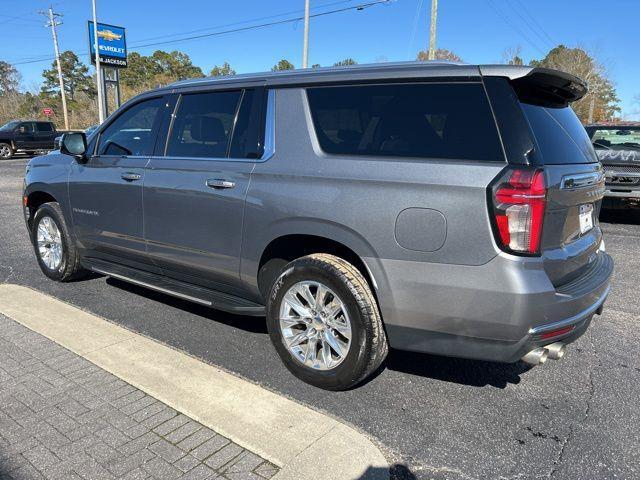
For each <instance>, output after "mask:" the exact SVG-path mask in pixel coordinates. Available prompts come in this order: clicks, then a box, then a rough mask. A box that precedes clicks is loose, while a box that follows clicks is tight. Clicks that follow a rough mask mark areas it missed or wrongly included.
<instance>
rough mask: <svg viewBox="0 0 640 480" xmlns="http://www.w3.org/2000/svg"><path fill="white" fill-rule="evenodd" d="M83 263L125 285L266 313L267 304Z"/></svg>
mask: <svg viewBox="0 0 640 480" xmlns="http://www.w3.org/2000/svg"><path fill="white" fill-rule="evenodd" d="M82 263H83V266H85V267H86V268H88V269H90V270H91V271H93V272H96V273H99V274H101V275H107V276H109V277H113V278H116V279H118V280H122V281H123V282H127V283H132V284H134V285H138V286H140V287H144V288H148V289H150V290H155V291H157V292H161V293H165V294H167V295H172V296H174V297H177V298H181V299H183V300H188V301H190V302H194V303H198V304H200V305H205V306H207V307H211V308H215V309H217V310H223V311H225V312H229V313H235V314H237V315H249V316H255V317H260V316H264V315H265V314H266V309H265V307H264V305H259V304H257V303H254V302H252V301H250V300H246V299H244V298H240V297H237V296H235V295H231V294H228V293H223V292H217V291H215V290H210V289H206V288H202V287H199V286H196V285H190V284H188V283H184V282H180V281H178V280H173V279H171V278H167V277H164V276H160V275H156V274H154V273H147V272H142V271H140V270H136V269H134V268H129V267H125V266H123V265H117V264H112V263H109V262H105V261H102V260H98V259H90V260H89V259H84V260H83V262H82Z"/></svg>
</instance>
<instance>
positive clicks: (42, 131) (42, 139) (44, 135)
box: [34, 122, 54, 150]
mask: <svg viewBox="0 0 640 480" xmlns="http://www.w3.org/2000/svg"><path fill="white" fill-rule="evenodd" d="M35 127H36V128H35V131H34V143H35V145H34V146H35V148H38V149H42V150H51V149H52V148H53V138H54V129H53V124H51V123H50V122H36V124H35Z"/></svg>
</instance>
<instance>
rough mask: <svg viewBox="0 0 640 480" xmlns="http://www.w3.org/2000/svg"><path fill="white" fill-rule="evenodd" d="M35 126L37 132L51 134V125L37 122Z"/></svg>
mask: <svg viewBox="0 0 640 480" xmlns="http://www.w3.org/2000/svg"><path fill="white" fill-rule="evenodd" d="M36 125H37V127H38V131H39V132H53V125H52V124H50V123H49V122H38V123H37V124H36Z"/></svg>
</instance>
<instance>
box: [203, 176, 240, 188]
mask: <svg viewBox="0 0 640 480" xmlns="http://www.w3.org/2000/svg"><path fill="white" fill-rule="evenodd" d="M235 186H236V183H235V182H230V181H229V180H225V179H223V178H210V179H209V180H207V187H210V188H233V187H235Z"/></svg>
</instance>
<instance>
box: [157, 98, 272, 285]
mask: <svg viewBox="0 0 640 480" xmlns="http://www.w3.org/2000/svg"><path fill="white" fill-rule="evenodd" d="M262 99H263V90H262V89H247V90H241V89H238V90H232V91H214V92H199V93H185V94H182V95H180V96H179V97H178V98H176V107H175V111H174V114H173V116H172V121H171V122H170V125H167V126H166V130H167V134H166V143H165V144H163V145H162V152H159V153H161V155H158V156H155V157H153V158H152V159H151V161H150V162H149V164H148V166H147V169H146V173H145V182H144V210H145V216H144V231H145V238H146V240H147V251H148V253H149V256H150V257H151V259H152V260H153V261H154V263H155V264H156V265H158V266H159V267H161V268H162V270H163V273H164V274H165V275H166V276H168V277H171V278H173V279H176V280H180V281H185V282H188V283H191V284H196V285H200V286H204V287H207V288H211V289H214V290H218V291H223V292H228V293H235V292H239V291H241V287H240V282H239V267H240V249H241V237H242V221H243V215H244V206H245V199H246V195H247V190H248V186H249V180H250V175H251V171H252V170H253V167H254V164H255V163H254V162H255V159H256V158H258V157H259V156H260V153H259V148H260V144H261V142H260V140H259V129H260V128H261V115H262V109H263V107H262V105H263V103H264V102H263V100H262ZM168 123H169V122H168Z"/></svg>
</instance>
